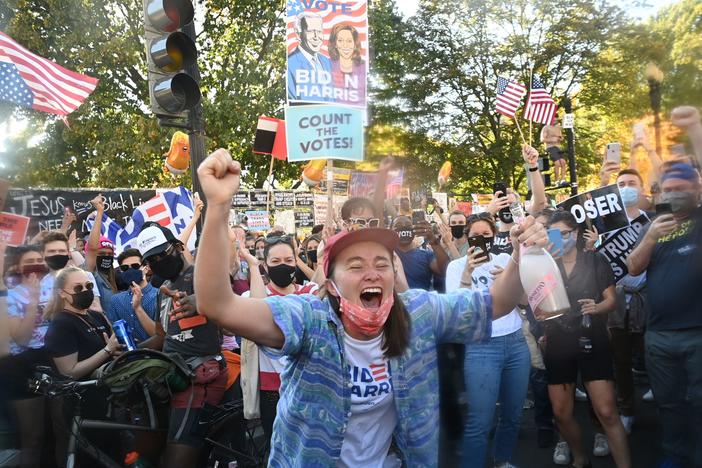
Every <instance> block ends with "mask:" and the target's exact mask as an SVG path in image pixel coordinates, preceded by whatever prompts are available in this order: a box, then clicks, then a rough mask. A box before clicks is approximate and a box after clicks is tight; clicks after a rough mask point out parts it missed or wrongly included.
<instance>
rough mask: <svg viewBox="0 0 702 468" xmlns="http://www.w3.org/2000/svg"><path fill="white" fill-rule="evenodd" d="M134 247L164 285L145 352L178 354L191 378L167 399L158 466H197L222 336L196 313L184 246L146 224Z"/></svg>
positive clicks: (214, 394)
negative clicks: (161, 457)
mask: <svg viewBox="0 0 702 468" xmlns="http://www.w3.org/2000/svg"><path fill="white" fill-rule="evenodd" d="M137 243H138V245H139V251H140V252H143V260H144V262H146V263H147V264H148V265H149V268H150V269H151V271H152V272H153V274H155V275H158V276H159V277H161V278H165V279H166V281H165V282H164V283H163V286H161V290H160V291H159V294H158V302H157V303H158V309H159V311H160V320H157V321H156V337H155V338H156V339H152V340H147V341H146V342H145V343H144V346H147V347H155V348H157V349H158V348H159V344H160V343H159V341H160V342H162V343H163V352H164V353H167V354H178V355H179V356H180V357H181V358H183V360H185V362H186V363H187V364H188V366H189V367H190V369H191V370H192V371H193V374H194V376H193V380H192V382H191V384H190V385H188V386H187V388H186V389H185V390H184V391H181V392H178V393H174V394H173V395H172V397H171V412H170V417H169V427H168V446H167V448H166V453H165V456H164V463H163V466H169V467H171V466H173V467H180V466H182V467H191V466H196V465H197V463H198V462H197V460H198V455H199V451H200V448H201V447H202V443H203V439H204V436H205V434H206V431H207V429H208V424H201V421H208V420H209V415H210V414H211V412H212V410H213V409H214V408H215V406H216V405H217V404H219V402H220V400H221V399H222V395H223V393H224V391H225V390H226V383H227V372H226V361H225V360H224V358H223V357H222V354H221V343H222V334H221V332H220V329H219V327H218V326H217V325H216V324H214V323H213V322H212V321H210V320H208V319H207V317H205V316H204V315H199V314H198V313H197V306H196V304H195V295H194V294H195V290H194V286H193V277H194V270H195V266H194V265H191V264H189V263H187V262H186V261H185V258H184V257H183V248H184V246H183V244H182V243H181V242H180V241H178V240H177V239H176V238H175V237H174V236H173V234H172V233H171V231H170V230H168V229H166V228H164V227H162V226H160V225H159V224H158V223H154V222H148V223H145V224H144V226H143V227H142V230H141V232H140V233H139V237H138V238H137Z"/></svg>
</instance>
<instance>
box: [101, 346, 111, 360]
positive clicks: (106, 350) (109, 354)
mask: <svg viewBox="0 0 702 468" xmlns="http://www.w3.org/2000/svg"><path fill="white" fill-rule="evenodd" d="M102 350H103V351H105V352H106V353H107V355H108V356H110V357H112V353H111V352H110V350H109V349H107V346H105V347H104V348H102Z"/></svg>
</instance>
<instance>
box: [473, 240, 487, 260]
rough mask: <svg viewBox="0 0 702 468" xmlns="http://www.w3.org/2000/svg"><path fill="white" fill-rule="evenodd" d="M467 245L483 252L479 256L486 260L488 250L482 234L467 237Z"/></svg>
mask: <svg viewBox="0 0 702 468" xmlns="http://www.w3.org/2000/svg"><path fill="white" fill-rule="evenodd" d="M468 245H469V246H470V247H475V251H476V252H477V251H481V252H483V254H484V255H481V256H480V257H481V258H484V259H485V260H488V259H489V258H490V257H489V255H490V252H488V249H487V244H486V243H485V238H484V237H483V236H475V237H469V238H468Z"/></svg>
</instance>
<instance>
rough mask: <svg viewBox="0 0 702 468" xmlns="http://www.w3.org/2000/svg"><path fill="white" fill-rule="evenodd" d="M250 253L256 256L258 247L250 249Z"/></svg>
mask: <svg viewBox="0 0 702 468" xmlns="http://www.w3.org/2000/svg"><path fill="white" fill-rule="evenodd" d="M249 253H250V254H251V256H252V257H255V256H256V249H249Z"/></svg>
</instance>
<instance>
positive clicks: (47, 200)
mask: <svg viewBox="0 0 702 468" xmlns="http://www.w3.org/2000/svg"><path fill="white" fill-rule="evenodd" d="M100 193H101V194H102V195H103V197H104V198H105V213H106V214H107V215H108V216H109V217H110V218H111V219H113V220H115V221H117V222H118V223H119V224H120V225H122V226H124V225H126V224H127V223H128V222H129V219H130V218H131V215H132V213H133V211H134V209H135V208H136V207H137V206H139V205H141V204H142V203H144V202H145V201H147V200H150V199H152V198H153V197H155V196H156V191H155V190H129V189H114V190H112V189H110V190H94V189H90V190H82V189H22V188H11V189H10V190H9V192H8V195H9V196H8V197H7V201H6V206H5V211H7V212H9V213H13V214H18V215H22V216H28V217H29V218H30V221H29V230H28V232H27V235H28V236H29V237H30V238H31V237H34V236H35V235H36V234H38V233H39V232H40V231H51V230H56V229H59V228H60V227H61V221H62V219H63V215H64V212H65V209H66V208H68V209H69V210H70V211H72V212H73V213H75V214H76V218H77V229H78V231H80V232H79V235H87V233H88V232H89V231H90V229H89V227H88V224H87V222H86V218H87V216H88V214H90V213H91V212H92V211H93V207H92V205H91V204H90V200H92V199H93V198H95V196H97V195H98V194H100Z"/></svg>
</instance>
